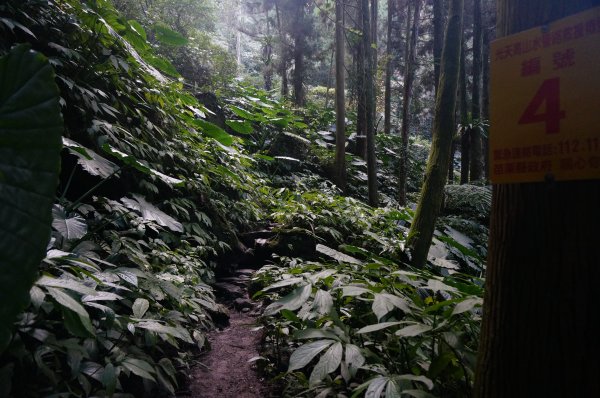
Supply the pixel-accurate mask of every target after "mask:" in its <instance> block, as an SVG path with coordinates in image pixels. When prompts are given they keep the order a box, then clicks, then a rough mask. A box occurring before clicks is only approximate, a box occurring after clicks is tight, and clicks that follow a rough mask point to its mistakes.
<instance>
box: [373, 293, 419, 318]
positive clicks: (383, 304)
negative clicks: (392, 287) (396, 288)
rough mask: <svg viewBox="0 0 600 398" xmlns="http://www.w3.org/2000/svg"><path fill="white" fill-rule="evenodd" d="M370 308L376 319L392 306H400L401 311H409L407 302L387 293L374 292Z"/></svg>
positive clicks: (386, 312) (390, 309)
mask: <svg viewBox="0 0 600 398" xmlns="http://www.w3.org/2000/svg"><path fill="white" fill-rule="evenodd" d="M372 308H373V313H374V314H375V315H376V316H377V320H380V319H381V318H383V317H384V316H386V315H387V314H388V313H389V312H390V311H392V310H393V309H394V308H400V309H401V310H402V311H404V312H406V313H410V308H409V307H408V303H407V302H406V301H405V300H404V299H402V298H401V297H398V296H394V295H393V294H388V293H375V299H374V300H373V306H372Z"/></svg>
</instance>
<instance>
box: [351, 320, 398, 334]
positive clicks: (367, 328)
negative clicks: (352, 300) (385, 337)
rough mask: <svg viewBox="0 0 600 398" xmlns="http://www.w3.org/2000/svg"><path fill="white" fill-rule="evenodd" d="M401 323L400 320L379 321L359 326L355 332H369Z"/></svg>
mask: <svg viewBox="0 0 600 398" xmlns="http://www.w3.org/2000/svg"><path fill="white" fill-rule="evenodd" d="M400 324H402V322H381V323H374V324H373V325H369V326H365V327H363V328H360V329H359V330H358V331H357V332H356V333H371V332H377V331H378V330H383V329H386V328H389V327H391V326H397V325H400Z"/></svg>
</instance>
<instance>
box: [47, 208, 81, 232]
mask: <svg viewBox="0 0 600 398" xmlns="http://www.w3.org/2000/svg"><path fill="white" fill-rule="evenodd" d="M52 228H54V229H55V230H57V231H58V232H59V233H60V234H61V235H62V236H63V238H65V239H66V240H75V239H81V238H83V237H84V236H85V235H86V234H87V224H86V222H85V219H84V218H83V217H81V216H79V215H77V214H67V212H66V211H65V208H64V207H62V206H61V205H58V204H55V205H54V206H52Z"/></svg>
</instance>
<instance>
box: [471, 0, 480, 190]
mask: <svg viewBox="0 0 600 398" xmlns="http://www.w3.org/2000/svg"><path fill="white" fill-rule="evenodd" d="M481 39H482V33H481V0H473V94H472V96H471V120H472V126H474V127H473V128H472V129H471V131H470V134H469V135H470V138H471V145H470V149H471V159H470V160H471V164H470V174H471V176H470V177H471V181H477V180H481V179H482V178H483V147H482V145H481V131H480V129H479V127H478V126H477V127H475V123H477V122H479V121H480V118H481V72H482V65H481V50H482V46H481Z"/></svg>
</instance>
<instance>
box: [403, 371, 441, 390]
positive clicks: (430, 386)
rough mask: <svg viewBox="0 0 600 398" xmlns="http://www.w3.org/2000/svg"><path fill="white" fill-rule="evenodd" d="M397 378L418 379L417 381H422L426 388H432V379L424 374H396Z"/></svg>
mask: <svg viewBox="0 0 600 398" xmlns="http://www.w3.org/2000/svg"><path fill="white" fill-rule="evenodd" d="M396 379H398V380H410V381H418V382H419V383H423V384H425V385H426V386H427V388H428V389H430V390H432V389H433V381H431V380H430V379H429V378H427V377H425V376H415V375H411V374H406V375H400V376H396Z"/></svg>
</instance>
